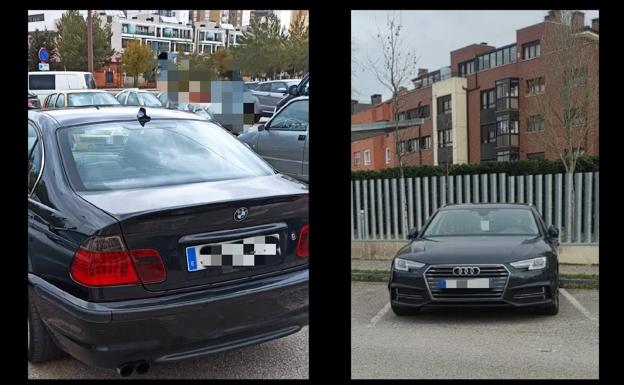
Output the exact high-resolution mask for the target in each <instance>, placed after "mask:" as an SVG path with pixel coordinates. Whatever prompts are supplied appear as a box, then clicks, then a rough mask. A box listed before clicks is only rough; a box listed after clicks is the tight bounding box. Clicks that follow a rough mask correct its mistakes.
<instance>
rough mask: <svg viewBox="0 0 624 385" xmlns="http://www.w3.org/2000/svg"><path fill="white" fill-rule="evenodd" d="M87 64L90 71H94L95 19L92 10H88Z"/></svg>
mask: <svg viewBox="0 0 624 385" xmlns="http://www.w3.org/2000/svg"><path fill="white" fill-rule="evenodd" d="M87 66H88V69H89V72H91V73H93V20H92V19H91V11H87Z"/></svg>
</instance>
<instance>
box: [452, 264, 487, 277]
mask: <svg viewBox="0 0 624 385" xmlns="http://www.w3.org/2000/svg"><path fill="white" fill-rule="evenodd" d="M480 272H481V269H479V268H478V267H477V266H455V267H454V268H453V275H459V276H475V275H479V273H480Z"/></svg>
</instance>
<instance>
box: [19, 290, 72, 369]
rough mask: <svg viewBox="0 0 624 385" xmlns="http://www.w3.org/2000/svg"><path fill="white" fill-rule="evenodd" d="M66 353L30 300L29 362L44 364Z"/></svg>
mask: <svg viewBox="0 0 624 385" xmlns="http://www.w3.org/2000/svg"><path fill="white" fill-rule="evenodd" d="M64 355H65V353H64V352H63V351H62V350H61V349H59V348H58V346H56V343H55V342H54V340H53V339H52V336H50V333H49V332H48V329H47V328H46V326H45V324H44V323H43V321H42V320H41V318H40V317H39V312H38V311H37V308H36V307H35V305H34V304H33V303H32V302H31V301H30V299H29V300H28V361H29V362H32V363H37V362H44V361H49V360H53V359H55V358H60V357H63V356H64Z"/></svg>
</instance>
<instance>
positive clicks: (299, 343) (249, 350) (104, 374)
mask: <svg viewBox="0 0 624 385" xmlns="http://www.w3.org/2000/svg"><path fill="white" fill-rule="evenodd" d="M308 346H309V345H308V327H307V326H306V327H305V328H303V329H302V330H301V331H300V332H298V333H296V334H293V335H290V336H288V337H285V338H282V339H278V340H274V341H270V342H266V343H264V344H261V345H255V346H250V347H246V348H242V349H237V350H232V351H229V352H225V353H220V354H214V355H210V356H207V357H205V358H202V359H196V360H191V361H183V362H179V363H175V364H167V365H152V367H151V369H150V371H149V372H147V373H146V374H143V375H137V374H134V375H132V376H131V377H127V378H130V379H143V378H146V379H154V378H158V379H161V378H163V379H273V378H275V379H287V378H288V379H290V378H293V379H294V378H296V379H307V378H308V362H309V359H308V358H309V355H308V352H309V351H308ZM28 378H29V379H109V378H110V379H119V378H121V377H119V375H118V374H117V371H116V370H114V369H111V370H106V369H97V368H93V367H90V366H88V365H85V364H83V363H82V362H80V361H78V360H75V359H73V358H70V357H66V358H63V359H60V360H55V361H50V362H46V363H42V364H37V365H33V364H30V363H29V364H28Z"/></svg>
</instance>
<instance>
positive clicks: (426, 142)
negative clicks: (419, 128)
mask: <svg viewBox="0 0 624 385" xmlns="http://www.w3.org/2000/svg"><path fill="white" fill-rule="evenodd" d="M430 148H431V136H423V137H422V138H420V149H422V150H428V149H430Z"/></svg>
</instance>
